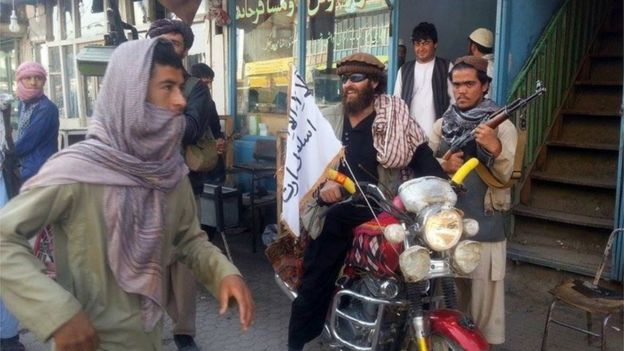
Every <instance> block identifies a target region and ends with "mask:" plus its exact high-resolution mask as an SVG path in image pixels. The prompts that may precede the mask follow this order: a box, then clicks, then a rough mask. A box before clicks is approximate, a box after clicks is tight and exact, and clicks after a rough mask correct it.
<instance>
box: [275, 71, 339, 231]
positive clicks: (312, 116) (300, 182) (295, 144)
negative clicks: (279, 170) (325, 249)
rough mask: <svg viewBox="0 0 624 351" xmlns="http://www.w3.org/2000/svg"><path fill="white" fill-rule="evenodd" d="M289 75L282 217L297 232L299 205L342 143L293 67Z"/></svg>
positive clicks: (315, 184) (320, 177)
mask: <svg viewBox="0 0 624 351" xmlns="http://www.w3.org/2000/svg"><path fill="white" fill-rule="evenodd" d="M291 79H292V80H291V88H290V89H291V91H290V111H288V140H287V142H286V161H285V163H284V183H283V184H284V188H283V193H282V194H283V196H282V220H283V221H284V223H285V224H286V225H287V226H288V229H289V230H290V231H291V232H292V233H294V234H295V235H297V236H299V209H300V206H303V205H304V204H305V201H307V200H308V199H309V197H310V194H311V192H312V191H313V190H314V189H315V188H316V186H317V185H318V184H319V183H320V181H321V180H322V179H323V177H324V174H325V170H326V169H327V167H329V166H330V165H331V164H332V163H333V162H334V161H335V160H337V159H338V158H339V157H340V156H341V155H342V143H341V142H340V140H338V139H337V138H336V135H335V134H334V131H333V129H332V127H331V125H330V124H329V122H328V121H327V120H326V119H325V117H323V115H322V114H321V111H319V108H318V106H316V103H315V102H314V96H313V95H312V92H311V91H310V89H308V87H307V85H306V83H305V81H304V80H303V79H302V78H301V77H300V76H299V74H298V73H297V71H296V70H293V75H292V77H291Z"/></svg>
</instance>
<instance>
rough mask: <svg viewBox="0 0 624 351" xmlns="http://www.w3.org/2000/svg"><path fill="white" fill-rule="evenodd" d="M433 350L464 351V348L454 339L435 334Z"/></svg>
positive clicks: (432, 344) (432, 341) (432, 337)
mask: <svg viewBox="0 0 624 351" xmlns="http://www.w3.org/2000/svg"><path fill="white" fill-rule="evenodd" d="M430 350H431V351H464V348H463V347H461V346H459V345H457V344H456V343H455V342H454V341H453V340H451V339H449V338H447V337H446V336H443V335H439V334H434V335H431V348H430Z"/></svg>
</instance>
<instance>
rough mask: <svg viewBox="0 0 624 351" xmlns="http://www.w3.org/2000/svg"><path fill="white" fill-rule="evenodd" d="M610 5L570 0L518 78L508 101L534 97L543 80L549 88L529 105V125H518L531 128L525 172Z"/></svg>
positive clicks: (595, 0)
mask: <svg viewBox="0 0 624 351" xmlns="http://www.w3.org/2000/svg"><path fill="white" fill-rule="evenodd" d="M611 3H612V0H593V1H587V0H567V1H566V2H565V3H564V4H563V6H562V7H561V9H559V11H558V12H557V13H556V14H555V16H554V17H553V19H552V20H551V21H550V23H549V24H548V26H547V27H546V29H545V30H544V32H543V33H542V36H541V37H540V39H539V40H538V42H537V44H536V46H535V49H534V50H533V52H532V53H531V56H530V57H529V59H528V60H527V62H526V64H525V65H524V67H523V68H522V70H521V71H520V73H519V74H518V76H517V77H516V78H515V80H514V82H513V84H512V87H511V89H510V93H509V96H508V97H507V100H508V101H511V100H513V99H515V98H517V97H520V96H527V95H529V94H531V93H532V92H533V91H534V90H535V81H536V80H541V81H543V82H544V85H545V86H546V89H547V92H546V94H545V95H544V96H543V97H542V98H540V99H538V100H537V101H536V102H535V103H533V104H531V105H529V107H528V109H527V111H526V112H525V116H530V117H529V118H527V119H526V122H525V121H524V119H523V121H520V122H521V123H520V124H519V125H521V126H522V127H526V128H528V130H527V143H526V148H525V157H524V164H523V169H525V170H526V169H527V166H529V165H531V164H533V163H534V162H535V158H536V157H537V154H538V152H539V149H540V147H541V145H542V144H543V143H544V141H545V139H546V137H547V135H548V131H549V130H550V127H551V126H552V124H553V122H554V120H555V118H556V117H557V111H558V109H559V108H560V107H561V105H562V103H563V102H564V99H565V98H566V96H567V92H568V90H569V89H570V87H571V86H572V83H573V81H574V79H575V78H576V74H577V72H578V70H579V68H580V65H581V63H582V60H583V57H584V56H585V55H587V53H588V51H589V49H590V46H591V43H592V42H593V40H594V38H595V36H596V35H597V34H598V31H599V30H600V25H601V24H602V23H603V21H604V19H605V16H606V15H607V14H608V10H609V8H610V5H611ZM517 125H518V124H517Z"/></svg>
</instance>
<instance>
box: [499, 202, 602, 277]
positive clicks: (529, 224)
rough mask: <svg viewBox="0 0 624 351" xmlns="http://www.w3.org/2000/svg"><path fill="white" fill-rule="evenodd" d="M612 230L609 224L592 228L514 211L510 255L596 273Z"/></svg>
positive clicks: (566, 268)
mask: <svg viewBox="0 0 624 351" xmlns="http://www.w3.org/2000/svg"><path fill="white" fill-rule="evenodd" d="M514 212H516V211H515V210H514ZM611 225H612V224H611ZM610 233H611V227H610V226H606V228H593V227H587V226H579V225H575V224H570V223H565V222H559V221H556V218H555V220H548V219H539V218H535V217H532V216H529V217H525V216H523V215H521V214H515V216H514V232H513V234H512V235H511V236H510V237H509V240H508V243H507V255H508V257H509V258H510V259H512V260H519V261H523V262H530V263H533V264H539V265H542V266H547V267H551V268H555V269H563V270H566V271H570V272H576V273H580V274H587V275H593V274H594V273H595V272H596V268H597V267H598V265H599V264H600V260H601V259H602V254H603V252H604V247H605V245H606V242H607V240H608V238H609V234H610Z"/></svg>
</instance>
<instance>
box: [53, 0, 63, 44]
mask: <svg viewBox="0 0 624 351" xmlns="http://www.w3.org/2000/svg"><path fill="white" fill-rule="evenodd" d="M52 36H53V38H52V40H53V41H54V40H61V11H60V5H59V4H58V3H56V5H54V6H53V7H52Z"/></svg>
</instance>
